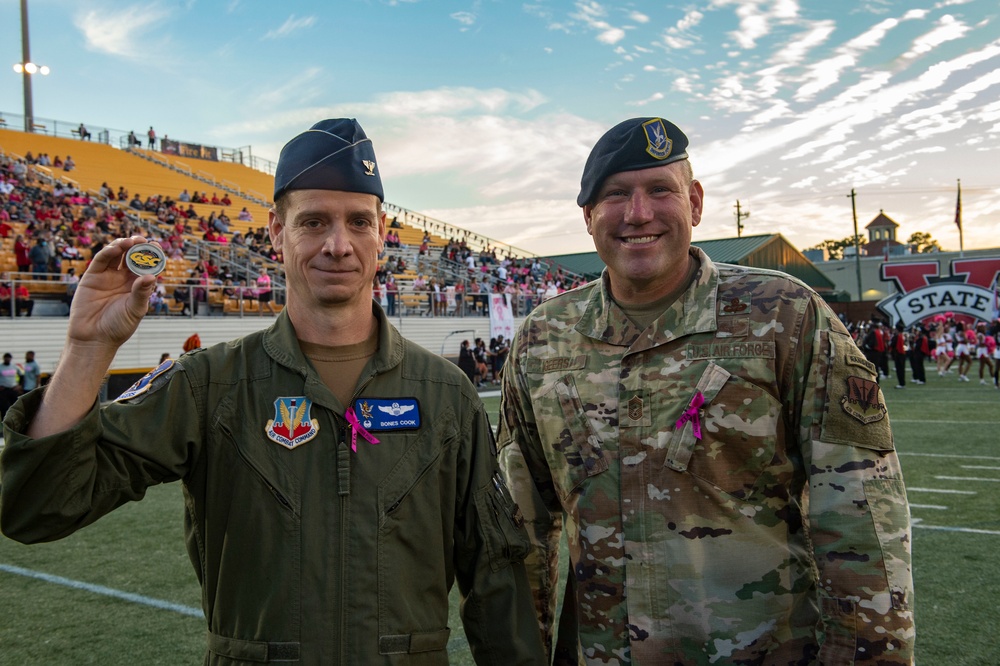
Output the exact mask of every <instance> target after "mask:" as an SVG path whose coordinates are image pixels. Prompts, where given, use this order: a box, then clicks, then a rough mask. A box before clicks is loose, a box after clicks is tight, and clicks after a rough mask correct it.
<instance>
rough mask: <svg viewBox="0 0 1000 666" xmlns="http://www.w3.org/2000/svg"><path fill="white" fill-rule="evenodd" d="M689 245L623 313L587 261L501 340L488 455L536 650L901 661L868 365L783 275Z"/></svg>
mask: <svg viewBox="0 0 1000 666" xmlns="http://www.w3.org/2000/svg"><path fill="white" fill-rule="evenodd" d="M691 252H692V254H693V255H694V256H695V258H696V259H697V260H698V261H699V262H700V269H699V271H698V272H697V275H696V277H695V280H694V282H693V283H692V284H691V286H690V287H689V288H688V290H687V291H686V293H684V294H683V295H682V296H681V297H680V298H679V299H678V300H677V301H676V302H675V303H674V304H673V305H671V306H670V307H669V308H668V309H667V310H666V311H665V312H664V313H663V315H661V316H660V317H659V318H658V319H657V320H656V321H654V322H653V323H652V324H651V325H650V326H649V327H648V328H647V329H645V330H638V329H637V328H636V327H635V326H634V325H633V324H632V323H631V320H630V319H629V318H628V317H627V316H626V315H625V313H624V312H623V311H622V310H621V308H620V307H619V306H618V305H617V304H616V303H615V302H614V301H613V300H612V299H611V298H610V295H609V292H608V287H607V276H606V274H605V276H604V278H603V279H602V280H598V281H596V282H593V283H591V284H589V285H586V286H584V287H581V288H579V289H577V290H574V291H570V292H567V293H565V294H562V295H560V296H558V297H556V298H554V299H552V300H549V301H546V302H545V303H544V304H542V305H541V306H539V307H538V308H536V309H535V310H534V311H533V312H532V313H531V314H530V315H529V316H528V318H527V320H526V321H525V322H524V323H523V325H522V326H521V328H520V329H519V331H518V333H517V335H516V337H515V339H514V342H513V346H512V349H511V353H510V357H509V359H508V364H509V365H508V367H507V368H506V369H505V373H504V377H503V391H504V394H503V404H502V407H501V411H502V414H501V431H500V435H499V444H498V445H499V448H500V454H499V455H500V460H501V467H502V468H503V469H504V472H505V476H506V477H507V480H508V483H509V484H510V487H511V490H512V492H513V495H514V498H515V500H516V501H517V502H518V503H519V504H520V506H521V507H522V509H523V510H524V512H525V515H526V519H527V521H528V525H529V533H531V534H532V538H533V541H534V542H535V545H536V550H535V552H534V553H533V555H532V556H530V557H529V560H528V565H529V575H530V577H531V579H532V587H533V588H534V589H535V592H536V611H537V614H538V617H539V622H540V625H541V629H542V632H543V635H544V636H545V638H546V641H547V646H548V648H549V649H550V650H554V652H555V657H556V663H560V664H570V663H572V664H575V663H578V662H579V663H587V664H612V663H614V664H618V663H631V664H637V665H639V666H646V665H648V666H654V665H660V664H675V663H676V664H710V663H711V664H721V663H727V664H734V663H739V664H814V663H823V664H850V663H873V664H874V663H879V664H887V663H893V664H897V663H909V662H910V661H911V660H912V646H913V640H914V627H913V615H912V611H911V604H912V601H913V599H912V595H913V588H912V575H911V571H910V523H909V510H908V506H907V502H906V495H905V491H904V487H903V479H902V475H901V472H900V468H899V462H898V459H897V456H896V453H895V451H894V448H893V438H892V431H891V429H890V427H889V420H888V418H887V415H886V410H885V402H884V399H883V396H882V393H881V391H880V390H879V387H878V384H877V383H876V382H875V376H876V375H875V368H874V366H872V365H871V364H870V363H869V362H868V361H867V360H865V358H864V356H863V355H862V354H861V353H860V352H859V351H858V349H857V347H856V346H855V344H854V342H853V341H852V340H851V336H850V335H849V334H848V333H847V331H846V330H845V328H844V327H843V325H842V324H841V323H840V321H839V320H838V319H837V318H836V317H835V316H834V315H833V313H832V312H831V311H830V310H829V308H828V307H827V306H826V305H825V304H824V303H823V302H822V300H821V299H820V298H819V297H818V296H817V295H816V294H815V293H814V292H813V291H812V290H810V289H809V288H808V287H806V286H805V285H803V284H802V283H801V282H799V281H797V280H795V279H793V278H790V277H789V276H787V275H784V274H781V273H777V272H774V271H766V270H759V269H754V268H744V267H739V266H729V265H724V264H713V263H712V261H711V260H710V259H709V258H708V257H707V255H705V254H704V253H703V252H702V251H701V250H699V249H697V248H693V249H692V250H691ZM563 512H565V516H566V520H567V522H566V525H565V527H566V532H567V537H568V542H569V553H570V560H571V561H570V563H569V566H568V569H569V577H568V582H567V587H566V598H567V600H568V602H567V603H565V604H564V605H563V610H562V615H561V618H558V625H559V641H558V644H557V646H555V648H553V646H552V642H553V633H554V629H555V626H556V624H557V617H556V613H555V599H556V591H557V590H556V581H557V576H558V573H559V570H558V566H559V565H558V564H557V557H558V541H559V534H560V530H561V528H562V516H563Z"/></svg>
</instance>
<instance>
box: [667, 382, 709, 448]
mask: <svg viewBox="0 0 1000 666" xmlns="http://www.w3.org/2000/svg"><path fill="white" fill-rule="evenodd" d="M704 404H705V396H704V395H702V393H701V391H695V392H694V397H693V398H691V402H689V403H688V408H687V409H685V410H684V413H683V414H681V417H680V418H679V419H677V423H675V424H674V428H678V429H680V428H683V427H684V424H685V423H687V422H688V421H691V430H692V431H693V432H694V436H695V439H701V419H700V418H699V417H698V410H699V409H701V406H702V405H704Z"/></svg>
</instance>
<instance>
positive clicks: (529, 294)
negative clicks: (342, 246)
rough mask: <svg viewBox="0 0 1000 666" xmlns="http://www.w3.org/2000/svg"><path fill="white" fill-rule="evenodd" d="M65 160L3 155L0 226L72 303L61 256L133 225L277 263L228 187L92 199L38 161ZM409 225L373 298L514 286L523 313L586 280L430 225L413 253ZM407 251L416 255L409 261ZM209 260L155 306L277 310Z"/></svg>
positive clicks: (394, 234) (467, 309) (70, 280)
mask: <svg viewBox="0 0 1000 666" xmlns="http://www.w3.org/2000/svg"><path fill="white" fill-rule="evenodd" d="M83 138H84V137H83V136H82V135H81V139H83ZM67 162H71V158H69V157H68V156H67V159H66V161H65V162H63V161H61V160H60V159H59V158H58V157H57V158H56V159H55V160H54V161H50V160H49V158H48V155H46V154H42V155H39V156H38V157H35V156H34V155H32V154H31V153H28V154H26V155H25V157H24V158H23V159H12V158H10V157H7V156H3V157H2V158H0V231H2V232H4V233H3V235H5V236H6V235H7V234H9V233H11V232H13V229H14V228H13V227H12V226H11V225H10V224H9V222H23V223H24V226H23V227H20V226H19V227H18V228H19V229H24V230H25V231H24V233H19V234H17V238H16V239H15V242H14V244H13V250H14V254H15V257H16V264H17V267H18V271H19V272H20V273H33V274H39V275H40V276H44V278H43V279H62V280H64V281H67V294H66V297H65V300H66V302H67V303H68V302H69V301H70V300H71V298H72V291H73V290H75V284H76V282H77V281H78V280H79V274H80V273H82V270H80V271H76V270H75V269H69V270H66V271H63V270H62V264H63V261H65V260H72V261H85V260H88V259H89V258H90V257H91V256H93V255H94V254H95V253H96V252H98V251H100V249H101V248H102V247H103V246H104V245H105V244H106V243H107V242H109V241H110V240H111V239H113V238H117V237H123V236H129V235H132V234H135V233H143V234H144V235H146V236H147V237H149V238H150V239H151V240H155V241H157V242H159V243H160V245H161V246H162V247H163V249H164V251H165V252H166V254H167V256H168V257H169V258H171V259H180V258H183V257H186V256H190V253H191V249H192V247H191V244H190V240H191V239H192V238H199V239H201V240H203V241H206V242H209V243H214V244H218V248H217V250H216V252H218V253H221V255H220V256H232V253H231V252H229V251H228V250H230V249H231V250H237V249H238V250H242V249H243V248H245V249H246V250H247V251H249V253H251V254H253V255H257V256H260V257H263V258H265V259H267V260H270V261H273V262H276V261H277V260H278V254H277V252H276V251H275V250H274V248H273V247H272V245H271V242H270V237H269V234H268V231H267V227H266V226H261V227H259V228H254V227H249V228H248V229H247V228H246V226H245V224H244V225H241V226H242V227H243V228H244V229H246V231H244V232H241V231H239V230H234V229H233V221H232V220H231V219H230V218H229V216H228V212H227V210H226V209H225V207H227V206H231V205H232V203H233V202H232V200H231V199H230V197H229V194H228V193H226V192H223V193H222V194H221V196H220V195H219V193H217V192H213V193H212V194H211V195H209V194H208V192H207V191H201V192H199V191H197V190H195V191H190V192H189V191H188V190H187V189H184V190H183V191H182V192H180V193H179V194H178V195H177V196H176V198H175V197H173V196H171V195H165V194H151V195H146V196H143V195H142V194H141V193H138V192H134V193H132V192H129V191H128V189H127V188H125V187H124V186H120V185H119V186H118V187H117V188H115V187H114V186H112V185H110V184H109V183H108V182H104V183H102V185H101V187H100V188H99V191H98V193H97V194H98V196H97V197H94V198H91V197H90V196H88V195H87V194H86V193H82V192H80V191H78V190H77V189H75V187H73V186H69V185H64V184H61V183H59V182H58V181H56V182H55V183H54V184H53V185H51V186H47V185H43V184H42V183H41V182H40V181H39V179H38V178H37V177H36V174H35V173H34V171H33V168H32V167H34V166H36V165H37V166H44V165H51V166H53V167H54V166H55V165H56V164H57V163H58V164H61V165H62V168H66V167H65V165H66V163H67ZM195 204H210V205H215V206H220V207H222V209H221V210H217V211H216V210H212V211H210V212H209V213H208V215H207V216H206V215H204V214H199V212H198V211H197V210H196V209H195V208H194V205H195ZM129 211H134V212H135V213H138V214H142V215H145V219H146V220H149V221H152V219H151V218H152V217H155V225H154V226H152V227H150V228H149V229H146V228H144V227H140V226H139V225H138V224H137V223H136V221H135V217H134V216H133V215H130V214H129ZM237 219H238V220H239V221H241V222H243V223H247V222H253V216H252V215H251V214H250V212H249V211H248V209H247V208H246V207H243V209H242V210H241V211H240V212H239V213H238V215H237ZM402 226H403V225H402V224H401V223H400V221H399V219H398V216H397V217H396V218H393V219H392V220H391V222H390V224H389V229H388V233H387V235H386V243H385V246H386V251H385V252H383V256H382V257H381V258H380V259H382V260H383V261H382V265H381V268H380V269H379V272H378V274H377V276H376V281H375V289H376V298H377V299H378V300H379V301H380V302H381V303H382V304H383V306H385V307H386V308H387V310H388V312H389V314H390V315H395V314H397V306H398V305H399V304H400V297H401V295H402V293H403V292H407V293H414V292H415V293H418V294H420V295H421V300H422V302H423V303H424V305H425V306H424V307H422V308H420V312H421V314H425V315H429V316H443V315H446V314H465V313H476V314H480V315H483V316H488V314H489V303H488V298H489V294H491V293H505V294H508V295H509V297H510V298H509V301H510V304H511V307H512V309H513V312H514V315H515V316H518V315H522V314H526V313H527V312H528V311H529V310H530V309H531V308H532V307H533V306H534V305H535V304H537V303H539V302H541V301H542V300H545V299H547V298H550V297H552V296H554V295H555V294H557V293H560V292H562V291H565V290H566V289H571V288H573V287H575V286H577V285H578V284H580V283H581V282H582V280H581V279H579V278H577V277H569V276H566V275H564V274H563V272H562V271H561V270H559V269H556V270H554V271H553V270H552V269H551V268H550V267H548V266H545V265H543V264H542V263H541V262H539V261H538V260H537V259H524V258H517V257H515V256H513V255H512V254H511V253H509V252H508V253H507V255H506V256H500V255H499V254H498V252H497V250H496V249H495V248H491V247H489V246H485V247H484V248H483V249H480V250H474V249H472V248H470V247H469V246H468V244H467V243H466V241H465V240H456V239H455V238H452V239H450V240H449V241H448V242H447V244H445V245H443V246H441V245H439V244H438V246H437V247H435V243H434V241H433V239H432V237H431V235H430V233H424V236H423V238H422V240H421V243H420V245H419V247H418V248H416V252H415V253H414V251H413V250H414V248H413V246H407V245H405V244H403V243H402V242H401V241H400V236H399V233H398V230H399V229H401V228H402ZM404 255H406V256H408V257H412V258H413V259H411V260H410V262H408V261H407V259H406V258H404ZM202 259H203V260H202V261H199V262H198V263H197V264H196V265H195V266H194V268H193V269H192V270H190V272H189V275H187V277H186V278H182V282H183V284H180V285H173V284H165V285H163V286H161V287H159V288H158V289H157V290H156V291H155V292H154V294H153V296H152V297H151V302H150V311H151V312H152V313H154V314H165V313H167V312H169V311H170V310H171V308H170V305H171V303H173V305H174V308H173V309H174V311H181V312H182V313H184V314H187V313H188V312H189V311H190V307H189V305H188V303H189V302H190V301H192V300H193V301H194V302H204V301H205V300H206V299H207V292H209V291H216V292H218V291H221V292H222V293H223V294H224V296H225V297H226V298H237V299H243V300H247V299H251V300H255V301H257V302H258V303H259V304H260V311H261V312H264V311H271V312H274V307H275V303H274V301H273V299H271V298H270V297H269V296H263V297H262V295H263V294H269V293H270V289H269V288H261V287H260V286H259V285H257V284H256V277H252V278H250V283H251V284H247V279H246V273H245V272H242V271H240V269H239V267H238V266H237V267H234V266H233V265H232V263H230V262H227V261H222V262H216V261H215V260H214V259H211V258H209V257H208V256H207V254H205V253H203V254H202ZM217 263H221V264H222V266H221V267H220V266H218V265H216V264H217ZM254 263H258V262H254ZM410 263H415V264H416V265H415V266H411V265H410ZM276 269H277V270H278V271H279V272H278V273H277V274H276V276H275V277H277V278H278V279H279V280H280V278H281V277H282V276H281V274H280V266H277V267H276ZM57 275H58V276H59V277H57ZM414 275H415V277H414ZM268 279H270V277H269V278H268ZM0 295H2V292H0ZM17 298H20V297H17ZM424 299H425V300H424ZM15 300H16V299H15ZM5 301H6V303H5V305H6V307H7V310H8V311H9V309H10V305H9V304H10V303H11V302H12V301H11V300H10V298H9V296H8V298H7V299H5ZM23 301H24V307H22V306H21V305H20V303H21V301H20V300H16V302H17V303H19V304H18V305H17V306H16V309H17V310H18V312H19V313H21V314H25V313H28V312H30V311H31V309H32V308H31V307H30V306H29V305H28V304H27V303H28V302H29V301H31V298H30V296H26V297H25V298H24V299H23ZM279 302H280V299H279Z"/></svg>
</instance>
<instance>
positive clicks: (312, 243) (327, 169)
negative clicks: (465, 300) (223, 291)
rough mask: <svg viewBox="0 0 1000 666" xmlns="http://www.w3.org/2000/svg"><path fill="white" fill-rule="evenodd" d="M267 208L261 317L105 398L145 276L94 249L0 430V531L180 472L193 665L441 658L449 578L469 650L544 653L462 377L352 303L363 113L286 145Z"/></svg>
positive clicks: (370, 166) (82, 511) (48, 530)
mask: <svg viewBox="0 0 1000 666" xmlns="http://www.w3.org/2000/svg"><path fill="white" fill-rule="evenodd" d="M274 201H275V206H274V208H273V209H272V211H271V214H270V216H269V223H268V227H269V234H270V237H271V241H272V244H273V246H274V248H275V249H276V250H277V251H278V252H279V253H280V254H281V256H282V260H283V264H284V268H285V274H286V277H287V287H288V298H287V307H286V308H285V309H284V310H283V311H282V313H281V314H280V315H279V316H278V318H277V320H276V321H275V323H274V325H273V326H271V327H270V328H269V329H267V330H264V331H261V332H258V333H253V334H250V335H248V336H245V337H244V338H241V339H238V340H235V341H233V342H231V343H227V344H221V345H216V346H213V347H210V348H208V349H203V350H198V351H195V352H192V353H189V354H187V355H185V356H183V357H182V358H180V359H178V360H177V361H170V360H168V361H165V362H164V363H163V364H162V365H160V366H159V367H158V368H156V369H155V370H154V371H153V372H151V373H150V374H149V375H147V376H146V377H145V378H144V379H143V380H141V381H140V382H138V383H137V384H136V385H135V386H133V387H132V388H131V389H129V390H128V391H126V392H125V393H124V394H123V395H122V396H120V397H119V398H118V400H117V401H115V402H114V403H112V404H110V405H106V406H101V405H99V404H97V401H96V396H97V394H98V389H99V387H100V384H101V380H102V378H103V377H104V375H105V372H106V371H107V369H108V367H109V366H110V364H111V362H112V360H113V358H114V355H115V352H116V350H117V349H118V347H119V346H120V345H121V344H123V343H124V342H125V341H126V340H128V338H129V337H130V336H131V335H132V334H133V333H134V332H135V330H136V328H137V326H138V325H139V322H140V320H141V319H142V316H143V315H144V314H145V312H146V307H147V302H148V297H149V294H150V292H151V291H152V290H153V288H154V286H155V278H154V277H153V276H151V275H146V276H136V275H132V274H131V273H130V272H129V271H127V270H125V269H124V268H122V267H121V260H122V256H123V254H124V253H125V252H126V251H127V250H128V249H129V248H131V247H132V246H133V245H134V244H136V243H139V242H143V240H144V239H143V238H141V237H135V236H134V237H132V238H124V239H118V240H116V241H114V242H113V243H111V244H110V245H108V246H107V247H105V248H104V249H103V250H101V251H100V252H99V253H98V254H97V255H96V256H95V257H94V260H93V263H92V264H91V266H90V267H89V268H88V269H87V272H86V273H85V274H84V276H83V279H82V280H81V281H80V285H79V288H78V289H77V292H76V297H75V299H74V301H73V308H72V312H71V314H70V322H69V329H68V334H67V342H66V348H65V350H64V352H63V355H62V362H61V363H60V365H59V367H58V369H57V370H56V372H55V374H54V376H53V379H52V382H51V383H50V384H49V385H48V387H47V388H45V389H39V390H37V391H33V392H31V393H29V394H27V395H25V396H23V397H22V398H21V399H20V401H19V402H18V403H17V404H16V406H15V407H14V408H13V409H12V410H11V413H10V414H9V415H8V418H7V419H6V421H5V423H4V426H5V437H6V442H7V446H6V448H5V449H4V451H3V455H2V460H0V463H2V472H3V476H2V512H0V527H2V530H3V532H4V534H6V535H8V536H10V537H12V538H14V539H18V540H20V541H23V542H37V541H47V540H53V539H58V538H61V537H63V536H66V535H68V534H70V533H72V532H73V531H75V530H77V529H79V528H80V527H83V526H85V525H87V524H89V523H92V522H93V521H95V520H97V519H98V518H100V517H101V516H102V515H104V514H106V513H108V512H109V511H111V510H113V509H114V508H116V507H118V506H120V505H121V504H124V503H125V502H127V501H130V500H138V499H141V498H142V497H143V495H144V493H145V490H146V488H147V487H149V486H151V485H154V484H157V483H162V482H167V481H174V480H182V481H183V489H184V495H185V500H186V502H185V506H186V515H185V525H186V530H187V546H188V552H189V555H190V557H191V561H192V563H193V564H194V567H195V571H196V573H197V575H198V578H199V581H200V582H201V587H202V606H203V609H204V612H205V617H206V620H207V623H208V653H207V655H206V659H205V662H206V663H208V664H244V663H248V662H255V663H256V662H282V663H302V664H343V665H345V666H346V665H348V664H366V665H367V664H409V663H420V664H446V663H448V653H447V650H446V647H447V644H448V637H449V628H448V592H449V589H450V588H451V586H452V584H453V583H454V582H456V581H457V583H458V586H459V590H460V592H461V596H462V619H463V624H464V626H465V631H466V635H467V636H468V639H469V644H470V647H471V649H472V653H473V656H474V658H475V660H476V662H477V663H479V664H495V665H497V666H507V665H508V664H537V663H541V653H542V646H541V641H540V637H539V634H538V630H537V624H536V623H535V621H534V617H533V612H532V605H531V594H530V589H529V588H528V584H527V577H526V575H525V570H524V565H523V559H524V557H525V555H526V553H527V550H528V538H527V535H526V534H525V533H524V530H523V526H522V524H521V517H520V513H519V512H518V510H517V507H516V506H515V505H514V503H513V502H512V500H511V499H510V496H509V494H508V492H507V490H506V487H505V486H504V484H503V483H502V482H501V478H500V475H499V470H498V468H497V463H496V459H495V455H494V454H495V447H494V445H493V439H492V432H491V430H490V426H489V422H488V420H487V417H486V414H485V413H484V410H483V406H482V403H481V402H480V400H479V398H478V396H477V393H476V390H475V388H474V387H473V386H472V384H471V383H470V382H469V381H468V379H467V378H466V377H465V376H464V374H462V373H461V371H459V370H458V368H456V367H455V366H454V365H453V364H451V363H450V362H448V361H446V360H444V359H442V358H440V357H438V356H435V355H433V354H431V353H429V352H427V351H425V350H423V349H422V348H420V347H419V346H417V345H415V344H413V343H411V342H409V341H407V340H405V339H403V338H402V337H401V336H400V334H399V332H398V331H397V330H396V329H395V328H394V327H393V326H392V325H391V324H390V323H389V321H388V320H387V319H386V317H385V315H384V314H383V312H382V310H381V308H380V307H379V306H378V305H377V304H375V303H374V302H373V300H372V288H371V287H372V279H373V277H374V275H375V271H376V269H377V266H378V254H379V252H380V251H381V249H382V243H383V237H384V234H385V213H384V212H382V201H383V191H382V183H381V178H380V176H379V171H378V168H377V162H376V159H375V153H374V150H373V149H372V145H371V141H370V140H369V139H368V138H367V136H366V135H365V133H364V131H363V130H362V129H361V127H360V125H358V123H357V122H356V121H354V120H353V119H334V120H325V121H321V122H319V123H317V124H316V125H314V126H313V127H312V128H310V129H309V130H307V131H306V132H304V133H302V134H300V135H298V136H297V137H295V138H294V139H292V140H291V141H290V142H289V143H288V144H287V145H286V146H285V147H284V148H283V150H282V152H281V156H280V158H279V161H278V166H277V170H276V173H275V192H274Z"/></svg>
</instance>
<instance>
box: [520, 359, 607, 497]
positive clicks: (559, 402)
mask: <svg viewBox="0 0 1000 666" xmlns="http://www.w3.org/2000/svg"><path fill="white" fill-rule="evenodd" d="M538 404H539V408H538V409H536V412H537V414H538V422H539V435H540V436H541V438H542V444H543V445H545V446H544V449H545V455H546V458H547V459H548V463H549V468H550V470H551V472H552V480H553V481H554V483H555V486H556V491H557V492H558V493H559V496H560V498H562V499H563V500H565V499H566V498H568V497H569V496H570V494H571V493H572V492H573V491H574V490H576V489H577V488H578V487H579V486H580V484H582V483H583V482H584V480H586V479H587V477H590V476H594V475H595V474H600V473H601V472H604V471H606V470H607V469H608V460H607V456H606V454H605V453H604V451H603V450H602V449H601V441H600V439H599V438H598V437H597V434H596V433H595V432H594V429H593V428H592V427H591V425H590V421H589V420H588V419H587V412H586V410H585V408H584V405H583V401H582V400H580V394H579V392H578V391H577V388H576V383H575V382H574V381H573V377H572V376H570V375H567V376H565V377H562V378H560V379H559V380H557V381H556V382H555V383H554V384H553V386H552V388H551V389H549V391H548V392H546V393H544V394H543V395H541V396H540V397H539V398H538ZM546 429H547V430H546Z"/></svg>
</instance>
